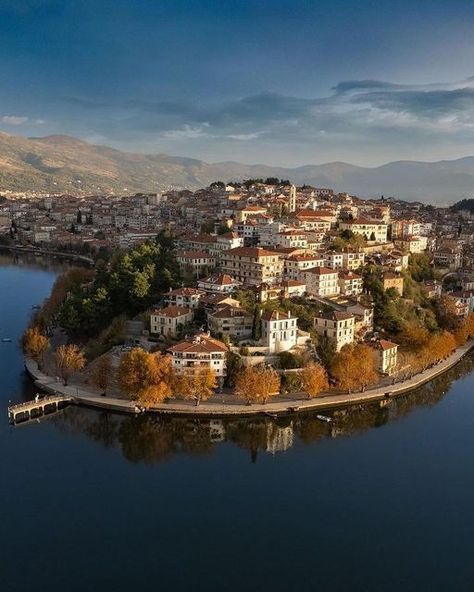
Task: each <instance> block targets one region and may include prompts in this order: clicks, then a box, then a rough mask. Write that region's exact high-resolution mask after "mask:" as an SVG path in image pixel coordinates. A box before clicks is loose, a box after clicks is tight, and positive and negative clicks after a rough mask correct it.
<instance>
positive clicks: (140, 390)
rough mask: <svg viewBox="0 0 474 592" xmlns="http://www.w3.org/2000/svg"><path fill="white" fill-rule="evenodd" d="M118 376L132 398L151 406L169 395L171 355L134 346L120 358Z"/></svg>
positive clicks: (122, 386)
mask: <svg viewBox="0 0 474 592" xmlns="http://www.w3.org/2000/svg"><path fill="white" fill-rule="evenodd" d="M118 380H119V384H120V386H121V388H122V389H123V390H124V391H125V392H126V393H127V395H128V396H129V397H130V398H131V399H133V400H137V401H138V402H139V403H141V404H142V405H143V406H144V407H146V408H149V407H153V406H154V405H157V404H159V403H162V402H163V401H164V400H165V399H167V398H168V397H170V396H171V395H172V384H173V368H172V364H171V358H170V357H168V356H164V355H162V354H160V353H149V352H147V351H145V350H144V349H142V348H140V347H136V348H134V349H132V350H131V351H129V352H127V353H126V354H125V355H124V356H123V357H122V359H121V360H120V364H119V368H118Z"/></svg>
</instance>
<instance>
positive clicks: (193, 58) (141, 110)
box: [0, 0, 474, 166]
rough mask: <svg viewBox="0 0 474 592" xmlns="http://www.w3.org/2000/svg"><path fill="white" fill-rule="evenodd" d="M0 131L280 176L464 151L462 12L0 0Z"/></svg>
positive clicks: (466, 26)
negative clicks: (311, 167)
mask: <svg viewBox="0 0 474 592" xmlns="http://www.w3.org/2000/svg"><path fill="white" fill-rule="evenodd" d="M0 56H1V61H0V130H2V131H4V132H7V133H10V134H14V135H24V136H35V137H36V136H46V135H51V134H67V135H72V136H76V137H79V138H82V139H84V140H86V141H89V142H93V143H96V144H105V145H109V146H113V147H116V148H119V149H122V150H127V151H131V152H146V153H168V154H173V155H179V156H187V157H193V158H198V159H202V160H206V161H208V162H218V161H224V160H235V161H240V162H245V163H251V164H255V163H266V164H273V165H280V166H298V165H304V164H319V163H323V162H330V161H346V162H351V163H353V164H358V165H365V166H377V165H380V164H382V163H384V162H388V161H391V160H405V159H410V160H427V161H431V160H440V159H452V158H459V157H462V156H466V155H473V154H474V2H473V1H472V0H467V1H464V0H463V1H461V0H449V1H448V0H442V1H438V0H411V1H405V0H398V1H397V0H357V1H354V0H344V1H342V0H331V1H326V0H312V1H310V0H305V1H304V0H212V1H211V0H0Z"/></svg>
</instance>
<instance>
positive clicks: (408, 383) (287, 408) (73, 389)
mask: <svg viewBox="0 0 474 592" xmlns="http://www.w3.org/2000/svg"><path fill="white" fill-rule="evenodd" d="M473 347H474V341H470V342H469V343H468V344H466V345H464V346H462V347H460V348H458V349H457V350H456V351H455V352H454V354H452V355H451V356H450V357H449V358H447V359H446V360H444V361H443V362H440V363H439V364H437V365H436V366H434V367H433V368H429V369H428V370H425V371H424V372H421V373H420V374H417V375H415V376H413V377H412V378H409V379H407V380H405V381H403V382H398V383H396V384H395V385H389V386H388V385H386V384H385V385H382V386H377V387H375V388H372V389H368V390H366V391H365V392H363V393H362V392H359V393H351V394H331V393H328V394H323V395H320V396H319V397H317V398H315V399H302V398H298V397H297V396H295V395H294V396H287V397H277V398H276V399H275V400H273V401H271V402H269V403H267V404H266V405H246V404H244V403H242V402H241V401H240V400H239V399H237V398H236V397H233V396H229V395H218V394H216V395H215V396H214V397H213V398H212V399H210V400H209V401H206V402H204V403H201V404H200V405H199V406H198V407H196V406H195V405H194V403H193V402H192V401H175V400H172V401H170V402H169V403H162V404H161V405H158V406H156V407H153V408H152V409H150V411H152V412H157V413H162V414H170V415H198V416H207V417H209V416H218V417H222V416H226V415H228V416H243V415H247V416H248V415H261V414H269V415H278V414H283V413H288V412H294V411H310V410H314V411H317V410H321V411H322V410H327V409H335V408H340V407H348V406H350V405H357V404H361V403H369V402H373V401H380V400H383V399H386V398H387V394H388V396H389V397H396V396H398V395H402V394H404V393H407V392H409V391H412V390H414V389H416V388H418V387H419V386H421V385H422V384H425V383H426V382H429V381H430V380H432V379H433V378H435V377H436V376H439V375H440V374H443V373H444V372H446V371H447V370H449V368H452V367H453V366H454V365H455V364H457V363H458V362H459V360H460V359H461V358H462V357H463V356H464V355H465V354H466V353H467V352H469V351H470V350H471V349H472V348H473ZM25 367H26V370H27V372H28V373H29V374H30V375H31V377H32V378H33V379H34V381H35V385H36V386H37V387H38V389H40V390H41V391H44V392H48V393H55V394H62V395H65V396H68V397H72V398H73V399H74V401H75V402H76V403H77V404H79V405H85V406H90V407H97V408H101V409H109V410H111V411H120V412H125V413H139V412H140V411H139V409H138V408H137V407H136V405H135V404H134V402H133V401H129V400H127V399H123V398H119V397H109V396H107V397H103V396H100V395H99V394H98V393H97V391H96V390H92V389H88V388H85V387H84V386H83V385H75V384H72V385H70V386H64V385H63V384H62V382H60V381H57V380H55V379H53V378H52V377H51V376H48V375H46V374H43V373H42V372H40V371H39V370H38V366H37V364H36V362H34V361H33V360H30V359H27V360H26V361H25Z"/></svg>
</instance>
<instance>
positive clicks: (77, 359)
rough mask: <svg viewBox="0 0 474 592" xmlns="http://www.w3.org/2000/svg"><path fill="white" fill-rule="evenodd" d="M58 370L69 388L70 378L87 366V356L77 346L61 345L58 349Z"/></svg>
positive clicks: (56, 354) (56, 355)
mask: <svg viewBox="0 0 474 592" xmlns="http://www.w3.org/2000/svg"><path fill="white" fill-rule="evenodd" d="M55 358H56V368H57V370H58V372H59V374H60V376H61V378H62V379H63V381H64V385H65V386H67V384H68V381H69V378H70V377H71V375H72V374H74V372H79V371H80V370H82V369H83V368H84V366H85V365H86V356H85V355H84V352H83V351H82V350H81V349H79V347H78V346H77V345H74V344H70V345H60V346H59V347H58V348H57V349H56V353H55Z"/></svg>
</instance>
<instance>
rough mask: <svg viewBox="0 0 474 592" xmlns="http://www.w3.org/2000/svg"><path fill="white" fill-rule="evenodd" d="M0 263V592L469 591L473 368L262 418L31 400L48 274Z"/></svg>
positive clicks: (32, 265) (5, 259)
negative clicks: (11, 410) (44, 414)
mask: <svg viewBox="0 0 474 592" xmlns="http://www.w3.org/2000/svg"><path fill="white" fill-rule="evenodd" d="M13 263H14V262H13V260H12V258H10V257H9V256H2V255H1V254H0V311H1V312H0V338H1V337H11V338H12V339H13V343H11V344H2V343H0V377H1V378H0V403H1V406H2V409H3V412H2V413H3V417H4V420H1V421H0V450H1V452H0V454H1V456H0V459H1V460H0V469H1V486H0V514H1V523H0V524H1V526H0V590H1V591H8V592H9V591H15V592H17V591H18V592H19V591H22V592H23V591H30V590H31V591H40V592H42V591H43V590H48V591H49V592H59V591H61V592H76V591H96V590H100V591H110V592H125V591H127V592H128V591H142V590H144V591H148V590H167V589H169V590H178V591H181V590H198V591H200V590H206V591H207V590H223V591H230V592H233V591H239V592H241V591H243V590H271V591H272V592H276V591H280V590H282V591H286V590H311V591H313V590H318V591H319V590H321V591H326V590H335V591H345V590H350V591H359V590H360V591H362V590H370V591H372V590H374V591H387V590H389V591H391V590H405V591H407V590H416V591H424V590H427V591H428V590H429V591H433V590H466V591H467V590H473V589H474V562H473V559H472V557H473V552H474V542H473V541H474V515H473V503H472V500H473V496H474V463H473V461H472V458H473V453H474V429H473V428H474V374H472V373H471V371H472V369H473V368H474V358H468V359H465V360H464V361H463V362H462V363H461V364H460V365H459V366H457V367H456V368H455V369H454V370H453V371H451V372H450V373H449V374H447V375H445V376H444V377H442V378H440V379H438V380H437V381H435V382H434V383H431V384H430V385H428V386H426V387H424V388H423V389H420V391H418V392H417V393H414V394H412V395H410V396H409V397H406V398H404V399H400V400H398V401H396V402H394V403H392V404H391V405H390V406H389V407H386V408H384V409H379V408H378V407H377V406H369V407H366V408H364V409H354V410H352V411H350V412H348V413H338V414H336V415H335V417H334V427H333V428H330V427H328V426H327V425H325V424H322V423H321V422H319V421H318V420H317V419H315V418H314V417H313V416H311V415H306V416H299V417H293V418H291V417H288V418H283V419H281V420H278V422H277V423H274V422H271V421H263V420H254V421H242V422H231V423H222V422H212V423H209V422H205V421H200V422H195V421H185V420H174V421H173V420H169V419H168V420H167V421H160V420H158V419H152V418H146V417H141V418H130V417H124V416H118V415H113V414H106V413H99V412H95V411H92V410H84V409H77V408H72V407H70V408H68V409H66V410H64V412H62V413H60V414H57V415H55V416H54V418H53V417H51V418H49V419H47V420H45V421H43V422H42V423H40V424H37V423H35V424H31V425H23V426H21V427H17V428H12V427H10V426H8V424H7V417H6V406H7V404H8V400H9V399H11V400H21V399H22V398H28V397H31V395H32V393H34V390H33V389H32V387H31V385H30V384H29V383H28V381H27V380H26V378H25V377H24V375H23V371H22V359H21V354H20V351H19V348H18V346H17V343H16V340H17V339H18V338H19V337H20V335H21V333H22V330H23V328H24V326H25V324H26V323H27V322H28V318H29V316H30V314H31V306H32V305H33V304H37V303H40V302H41V301H42V299H43V298H44V297H45V296H46V295H47V294H48V293H49V290H50V287H51V285H52V283H53V281H54V278H55V275H56V273H57V272H58V271H59V268H58V267H54V266H51V264H49V263H47V262H42V261H41V260H28V261H26V260H24V259H23V260H21V261H19V262H17V264H13Z"/></svg>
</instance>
